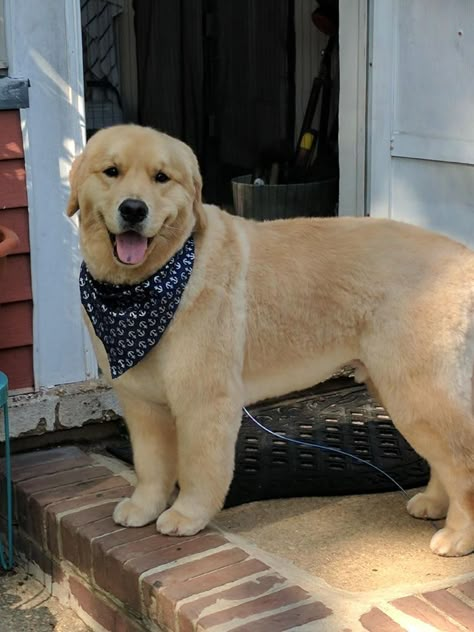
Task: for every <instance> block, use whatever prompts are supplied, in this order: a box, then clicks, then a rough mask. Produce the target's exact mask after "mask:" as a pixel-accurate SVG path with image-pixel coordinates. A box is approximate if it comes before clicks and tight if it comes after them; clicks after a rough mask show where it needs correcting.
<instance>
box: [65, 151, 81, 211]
mask: <svg viewBox="0 0 474 632" xmlns="http://www.w3.org/2000/svg"><path fill="white" fill-rule="evenodd" d="M82 156H83V154H79V156H77V158H75V159H74V162H73V163H72V166H71V171H70V172H69V186H70V193H69V200H68V203H67V207H66V214H67V216H68V217H72V216H73V215H74V213H75V212H76V211H78V210H79V172H80V169H81V164H82Z"/></svg>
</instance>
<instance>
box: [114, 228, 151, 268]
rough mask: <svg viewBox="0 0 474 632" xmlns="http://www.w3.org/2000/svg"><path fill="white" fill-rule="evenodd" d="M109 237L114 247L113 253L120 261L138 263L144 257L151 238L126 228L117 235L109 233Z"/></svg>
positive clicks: (131, 263)
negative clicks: (125, 230)
mask: <svg viewBox="0 0 474 632" xmlns="http://www.w3.org/2000/svg"><path fill="white" fill-rule="evenodd" d="M110 239H111V241H112V245H113V247H114V254H115V256H116V257H117V259H118V260H119V261H120V262H121V263H125V264H127V265H138V264H139V263H141V262H142V261H143V260H144V259H145V255H146V253H147V250H148V246H149V245H150V242H151V239H148V237H145V236H144V235H140V234H139V233H136V232H135V231H133V230H128V231H127V232H125V233H120V234H119V235H113V234H112V233H110Z"/></svg>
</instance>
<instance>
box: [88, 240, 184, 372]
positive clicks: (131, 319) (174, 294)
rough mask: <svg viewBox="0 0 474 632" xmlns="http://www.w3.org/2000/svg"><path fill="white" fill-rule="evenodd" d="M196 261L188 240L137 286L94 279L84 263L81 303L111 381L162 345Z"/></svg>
mask: <svg viewBox="0 0 474 632" xmlns="http://www.w3.org/2000/svg"><path fill="white" fill-rule="evenodd" d="M194 258H195V249H194V239H193V237H190V238H189V239H188V240H187V241H186V243H185V244H184V246H183V247H182V248H181V250H179V251H178V252H177V253H176V254H175V255H174V256H173V257H172V258H171V259H170V260H169V261H168V263H166V264H165V265H164V266H163V267H162V268H161V269H160V270H158V271H157V272H155V273H154V274H153V275H151V276H150V277H148V279H145V280H144V281H142V282H141V283H138V284H136V285H119V284H113V283H105V282H102V281H96V280H95V279H94V278H93V276H92V275H91V274H90V272H89V270H88V268H87V266H86V264H85V262H83V263H82V266H81V272H80V277H79V288H80V294H81V302H82V305H83V306H84V308H85V310H86V312H87V315H88V317H89V319H90V321H91V323H92V326H93V328H94V331H95V333H96V335H97V337H98V338H99V339H100V340H101V341H102V343H103V345H104V347H105V350H106V352H107V356H108V360H109V365H110V372H111V374H112V378H113V379H115V378H117V377H120V375H122V374H123V373H124V372H125V371H127V370H128V369H130V368H132V367H133V366H135V365H136V364H138V362H139V361H140V360H141V359H142V358H143V357H144V356H145V355H146V354H147V353H148V352H149V351H151V349H153V347H154V346H155V345H156V344H157V343H158V342H159V341H160V339H161V337H162V336H163V334H164V333H165V331H166V328H167V327H168V325H169V324H170V322H171V321H172V320H173V318H174V315H175V313H176V311H177V309H178V307H179V304H180V301H181V297H182V295H183V292H184V290H185V288H186V285H187V283H188V281H189V278H190V276H191V272H192V270H193V264H194Z"/></svg>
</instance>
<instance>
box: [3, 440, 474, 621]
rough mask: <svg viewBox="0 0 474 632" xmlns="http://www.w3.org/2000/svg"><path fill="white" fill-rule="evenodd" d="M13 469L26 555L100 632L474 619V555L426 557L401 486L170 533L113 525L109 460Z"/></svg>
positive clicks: (26, 463)
mask: <svg viewBox="0 0 474 632" xmlns="http://www.w3.org/2000/svg"><path fill="white" fill-rule="evenodd" d="M13 478H14V486H15V500H16V520H17V522H18V529H17V534H16V547H17V550H19V551H21V552H22V553H23V560H24V563H25V564H26V565H27V568H28V570H29V571H30V572H34V573H35V576H36V577H37V578H38V579H39V580H40V581H42V583H43V585H45V586H46V587H47V588H48V590H49V591H50V592H51V593H52V594H53V595H55V596H56V597H58V598H59V599H60V600H61V602H62V603H64V604H65V605H67V606H69V607H71V608H73V609H74V610H75V611H76V612H77V613H78V614H79V616H81V617H82V618H83V619H84V621H85V622H86V623H87V624H88V625H89V626H90V627H92V628H93V629H95V630H100V631H101V632H103V631H104V630H109V631H110V632H138V631H139V630H151V631H153V630H154V631H158V630H167V631H170V632H171V631H173V632H175V631H176V632H193V631H196V632H198V631H199V632H205V631H208V630H209V631H212V632H278V631H279V630H281V631H283V630H300V631H302V632H309V631H314V632H319V631H320V630H321V631H323V630H325V631H326V630H327V631H331V632H333V631H341V632H342V631H344V632H349V631H350V630H354V631H355V630H368V631H369V632H385V631H394V632H398V631H400V630H416V631H417V632H418V631H420V632H429V631H431V632H433V631H434V630H441V631H442V632H443V631H447V632H451V631H452V630H454V631H456V630H457V631H459V630H464V631H466V630H474V559H473V557H472V556H471V557H470V558H464V559H459V560H441V559H439V558H436V557H434V556H432V554H431V553H429V552H428V539H429V536H430V530H431V527H430V526H429V525H428V524H423V523H419V522H417V521H414V520H412V519H411V518H409V517H407V516H405V513H404V508H403V504H404V503H403V500H402V498H399V497H396V496H392V495H384V496H372V497H358V498H357V497H351V498H339V499H300V500H291V501H284V502H281V501H278V502H276V501H271V502H266V503H258V504H255V505H253V506H251V505H248V506H242V507H240V508H234V509H231V510H227V511H226V512H223V513H222V514H221V515H220V516H219V517H218V518H217V520H216V521H215V524H214V525H211V527H209V528H208V529H206V530H205V531H204V532H202V533H200V534H197V535H196V536H193V537H189V538H173V537H167V536H162V535H160V534H157V533H156V531H155V527H154V525H149V526H148V527H143V528H140V529H124V528H122V527H120V526H117V525H115V524H114V523H113V521H112V519H111V514H112V510H113V507H114V505H115V503H116V502H117V501H118V500H119V499H120V498H122V497H123V496H128V495H130V493H131V491H132V489H131V486H130V482H133V475H132V474H131V472H130V470H129V468H128V467H127V466H124V465H123V464H122V463H120V462H119V461H116V460H115V459H111V458H108V457H104V456H103V455H101V454H94V453H85V452H84V451H82V450H79V449H78V448H73V447H70V448H58V449H54V450H47V451H38V452H35V453H29V454H24V455H18V456H16V457H15V460H14V464H13ZM376 568H377V570H373V569H376ZM416 571H418V572H416Z"/></svg>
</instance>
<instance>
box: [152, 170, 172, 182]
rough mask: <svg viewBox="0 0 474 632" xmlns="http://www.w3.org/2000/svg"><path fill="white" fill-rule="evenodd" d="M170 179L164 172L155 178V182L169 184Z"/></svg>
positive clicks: (159, 172) (160, 172)
mask: <svg viewBox="0 0 474 632" xmlns="http://www.w3.org/2000/svg"><path fill="white" fill-rule="evenodd" d="M168 180H169V178H168V176H167V175H166V173H163V171H158V173H157V174H156V176H155V182H168Z"/></svg>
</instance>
